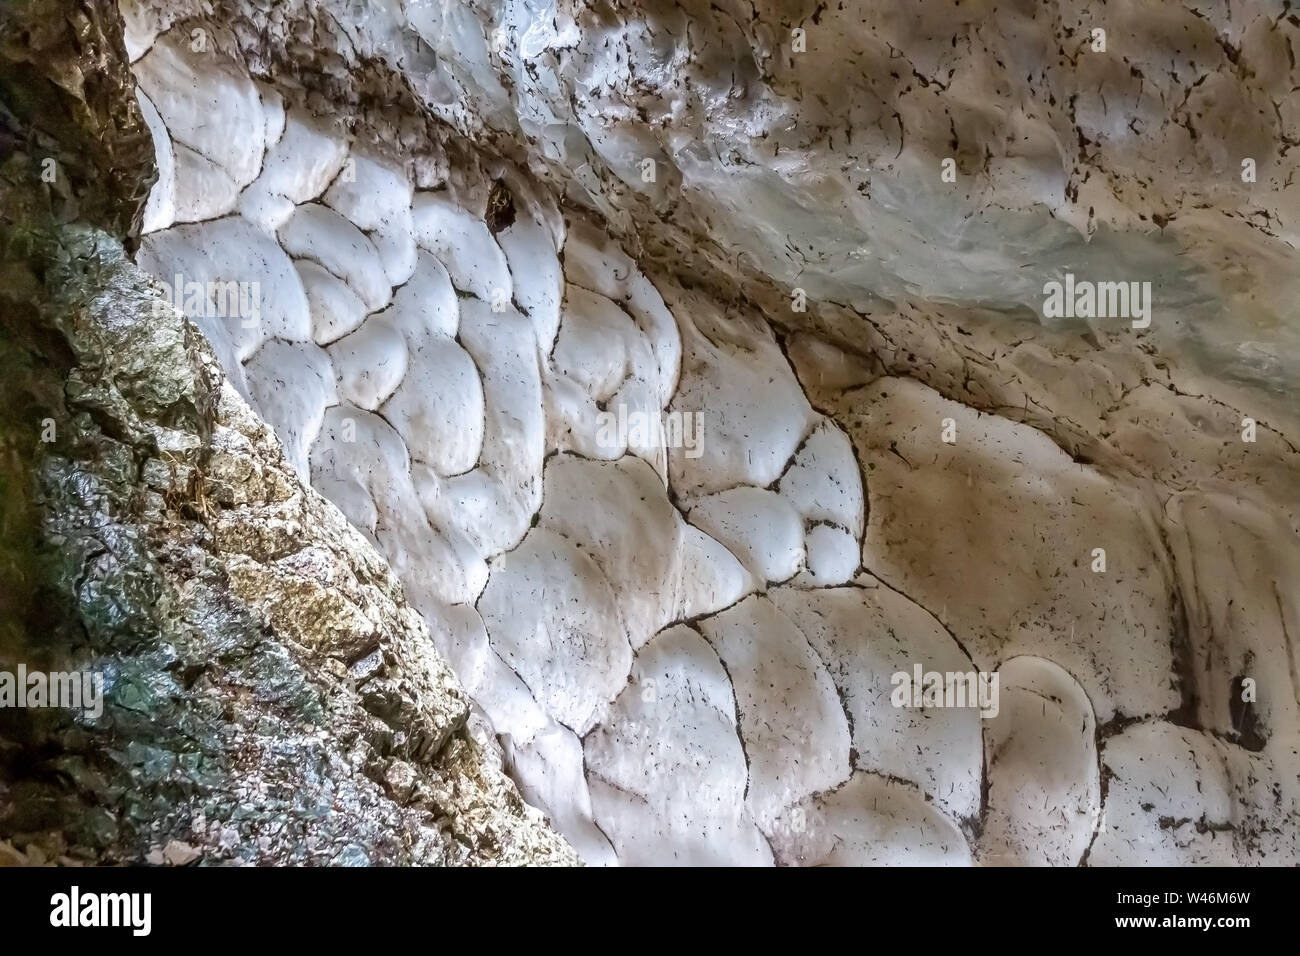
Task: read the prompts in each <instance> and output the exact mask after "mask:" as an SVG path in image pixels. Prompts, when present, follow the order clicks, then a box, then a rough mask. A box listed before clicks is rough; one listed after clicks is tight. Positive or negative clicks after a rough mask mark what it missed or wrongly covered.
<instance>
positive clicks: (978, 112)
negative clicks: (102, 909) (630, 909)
mask: <svg viewBox="0 0 1300 956" xmlns="http://www.w3.org/2000/svg"><path fill="white" fill-rule="evenodd" d="M82 6H83V7H84V8H85V9H84V10H78V11H76V12H72V13H69V12H67V11H65V10H64V9H63V8H62V7H60V6H59V5H58V4H55V3H52V2H42V0H25V2H21V3H16V4H14V5H12V10H11V11H7V12H6V13H5V15H4V16H5V17H6V18H7V19H8V20H9V21H10V22H9V23H6V24H5V27H4V30H5V32H4V42H3V46H0V79H3V80H4V88H3V89H4V93H5V95H4V98H3V99H2V100H0V106H3V110H0V145H2V146H3V148H4V151H5V159H4V162H3V165H2V166H0V224H2V225H3V229H4V234H3V242H4V249H3V251H4V256H5V259H4V263H5V270H6V271H5V275H6V281H5V282H4V288H3V290H0V295H2V296H3V297H4V299H5V300H6V302H7V304H8V306H7V307H8V308H9V310H10V313H9V314H10V318H8V319H6V322H5V325H4V328H3V331H4V336H5V342H4V343H3V346H4V362H5V364H6V369H7V371H8V372H9V374H7V375H6V376H5V378H4V381H5V389H6V398H7V401H6V402H5V403H4V408H3V410H0V421H3V425H4V447H5V451H6V455H5V459H4V460H5V464H4V466H3V467H4V472H3V485H0V487H4V488H6V489H13V493H11V494H7V495H6V496H5V497H6V500H5V501H4V502H3V504H2V505H0V507H3V508H4V509H6V517H7V519H8V520H6V521H5V522H4V523H3V528H4V529H6V530H5V531H4V534H5V535H6V539H5V542H4V548H5V554H4V557H5V566H4V568H5V569H4V574H5V580H6V583H7V584H9V585H10V586H9V587H6V589H5V597H4V600H5V601H6V602H8V603H9V604H10V605H11V607H8V608H6V610H8V611H9V612H10V613H9V614H7V615H6V616H5V617H6V624H5V627H6V628H7V629H8V630H7V631H6V632H4V633H3V634H2V635H0V637H3V644H0V649H3V651H4V660H3V661H0V665H3V666H2V667H0V669H4V668H6V667H9V666H10V665H11V664H12V665H13V666H16V665H17V663H18V662H19V661H30V662H34V663H33V664H32V665H31V666H33V667H36V666H38V665H40V666H45V667H47V668H51V669H53V668H55V667H56V666H61V667H65V668H90V669H94V670H96V671H98V672H102V673H103V674H104V675H105V706H104V710H103V714H102V715H99V716H97V717H90V716H81V715H75V714H73V715H68V714H61V713H49V714H46V713H40V714H37V713H36V712H26V713H22V714H19V713H18V712H14V711H9V712H6V711H5V710H3V709H0V849H7V851H8V852H9V853H11V854H12V855H13V856H15V857H16V858H18V859H25V860H27V861H31V860H32V859H38V860H45V859H61V860H63V861H65V862H67V861H79V860H93V861H131V862H139V861H148V862H153V863H166V864H177V863H190V862H194V861H195V860H202V861H203V862H210V863H218V862H249V863H263V862H270V863H334V864H345V863H346V864H366V863H399V864H405V863H445V864H453V865H454V864H466V863H524V864H536V863H559V864H567V863H573V862H576V861H578V860H581V861H584V862H586V863H588V864H597V865H618V864H622V865H718V864H722V865H764V866H766V865H886V864H912V865H916V864H921V865H1007V864H1013V865H1039V866H1043V865H1051V866H1076V865H1089V866H1107V865H1142V864H1162V865H1183V864H1291V865H1294V864H1297V863H1300V676H1297V675H1298V674H1300V448H1298V447H1297V446H1298V443H1300V416H1298V415H1297V408H1296V406H1295V402H1294V396H1295V394H1296V390H1297V387H1300V305H1297V303H1300V284H1298V281H1300V280H1298V279H1297V276H1300V257H1298V256H1297V254H1296V243H1297V241H1298V235H1300V234H1298V233H1297V226H1298V225H1300V186H1297V185H1294V184H1293V180H1294V175H1295V173H1296V170H1297V158H1296V157H1295V156H1292V155H1291V153H1292V151H1293V150H1294V149H1295V147H1296V146H1298V145H1300V112H1298V111H1297V109H1298V105H1300V99H1297V97H1296V96H1295V95H1294V92H1293V91H1294V90H1295V89H1296V88H1297V86H1300V68H1298V67H1297V66H1296V61H1295V47H1296V45H1298V44H1300V17H1297V15H1296V14H1294V13H1292V12H1291V9H1290V5H1289V4H1287V3H1284V2H1281V0H1278V2H1272V0H1269V2H1258V0H1252V2H1249V3H1247V2H1244V0H1227V2H1225V3H1221V4H1201V3H1195V2H1192V0H1182V2H1174V0H1170V2H1165V3H1158V4H1137V3H1125V4H1118V5H1117V4H1115V3H1110V4H1105V3H1096V2H1084V0H1077V2H1076V0H1048V2H1043V3H1031V4H1025V3H1005V4H993V3H973V4H962V5H960V6H958V7H953V6H952V5H951V4H943V3H937V2H929V0H925V2H918V3H913V4H905V5H895V7H896V8H895V7H891V6H889V5H884V6H883V7H882V6H881V5H874V4H839V5H830V4H826V3H818V2H816V0H746V2H743V3H741V2H719V3H704V2H694V0H692V2H684V3H635V4H634V3H627V2H620V0H615V2H612V3H600V4H595V3H587V2H584V0H571V2H562V3H554V2H544V0H512V2H496V0H468V2H463V3H462V2H444V0H405V2H396V0H394V2H386V3H375V4H360V5H359V4H352V3H346V2H343V0H286V2H284V3H277V4H261V3H252V2H247V0H211V2H203V3H200V2H198V0H181V2H174V0H169V2H166V3H164V2H160V0H122V2H121V3H120V5H116V6H115V5H114V4H112V3H105V2H95V3H87V4H84V5H82ZM19 27H22V28H23V29H22V30H19ZM20 93H21V95H19V94H20ZM46 160H49V161H50V162H52V164H53V166H52V167H51V166H50V163H47V162H45V161H46ZM50 168H53V169H54V170H55V175H54V177H53V179H51V178H50V177H49V176H44V175H43V174H44V173H46V172H48V170H49V169H50ZM1053 284H1058V286H1057V288H1058V290H1059V288H1060V285H1059V284H1063V285H1064V288H1065V289H1066V290H1067V291H1066V293H1065V294H1066V296H1067V297H1068V298H1070V302H1069V307H1068V309H1065V310H1064V311H1062V310H1060V309H1054V308H1052V307H1050V306H1049V301H1050V296H1051V292H1050V291H1049V290H1051V289H1052V288H1053ZM1076 289H1078V290H1084V289H1086V290H1087V292H1086V298H1085V297H1084V293H1083V292H1080V295H1079V297H1078V298H1077V299H1076V298H1074V296H1073V293H1074V290H1076ZM1094 292H1095V295H1094ZM1120 292H1122V293H1123V296H1122V297H1121V296H1120V294H1119V293H1120ZM47 422H48V423H51V424H50V427H51V428H52V429H53V431H52V432H51V433H50V436H47V435H46V434H45V429H46V423H47ZM51 436H52V437H51ZM33 542H34V543H33ZM926 675H938V677H939V685H940V686H939V688H938V691H937V692H935V693H931V691H932V690H933V688H932V687H930V688H928V689H927V688H923V687H922V686H920V685H922V684H927V685H928V677H927V676H926ZM954 678H956V679H955V680H954ZM966 678H969V680H968V682H964V681H965V679H966ZM913 685H916V686H913ZM954 689H957V690H961V691H967V692H968V693H962V694H961V695H960V697H959V698H958V699H954V698H955V697H957V695H954V693H953V691H954ZM33 754H38V755H39V759H38V763H39V764H40V765H39V767H38V768H37V770H36V771H35V772H33V769H32V766H33V763H32V762H33V757H32V755H33Z"/></svg>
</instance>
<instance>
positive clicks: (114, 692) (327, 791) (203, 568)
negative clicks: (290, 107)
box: [0, 0, 577, 864]
mask: <svg viewBox="0 0 1300 956" xmlns="http://www.w3.org/2000/svg"><path fill="white" fill-rule="evenodd" d="M5 20H6V22H5V23H4V24H3V30H0V33H3V35H4V36H5V37H6V38H10V37H14V38H25V39H27V40H28V44H29V45H28V47H15V46H14V45H13V44H11V43H6V44H5V45H4V47H3V48H2V49H0V62H2V63H3V69H4V71H5V72H4V78H5V80H6V84H5V91H4V96H3V99H2V100H0V107H3V110H2V111H0V135H3V137H4V139H5V144H6V147H17V146H18V145H19V144H21V145H22V147H23V148H22V149H18V148H13V149H12V150H11V151H10V150H8V149H7V151H8V152H9V155H8V157H7V158H6V161H5V163H4V166H3V168H0V176H2V179H0V222H2V223H3V229H2V231H0V249H2V250H3V256H2V257H0V268H2V269H3V274H4V276H5V278H6V281H5V282H4V283H3V286H4V289H3V293H2V296H3V298H4V299H5V300H7V301H6V302H5V303H4V305H5V308H4V309H0V312H4V313H6V318H5V320H4V322H3V324H2V325H0V339H3V341H2V342H0V354H3V355H4V364H5V366H6V368H5V370H6V371H11V372H13V373H14V374H12V375H6V376H5V380H4V389H5V392H6V394H5V396H4V398H5V401H4V403H3V406H4V413H3V417H4V421H3V425H4V426H5V427H4V429H3V439H4V441H3V451H4V452H5V454H4V468H3V480H2V481H0V484H2V486H3V490H4V492H5V501H6V509H7V514H11V515H13V517H14V523H13V524H12V525H6V528H5V538H4V541H3V542H2V543H3V544H4V546H5V560H4V562H3V563H2V564H0V572H3V577H4V580H3V582H0V583H2V584H3V585H4V593H5V605H6V606H5V610H7V611H11V612H12V614H11V615H10V616H9V620H10V621H13V622H21V624H20V626H19V627H10V628H8V629H7V630H6V631H5V632H4V633H3V634H0V658H3V659H2V660H0V665H2V666H4V667H5V668H6V669H8V668H9V667H11V666H13V665H15V664H16V663H17V662H20V661H21V662H27V663H28V664H29V666H30V667H33V668H35V667H43V668H45V669H60V670H80V669H91V670H98V671H102V672H103V673H104V675H105V685H106V686H105V707H104V713H103V715H102V717H100V718H98V719H92V718H89V717H82V716H81V715H73V714H71V713H69V712H64V711H55V710H16V709H6V710H5V711H2V712H0V849H2V850H3V853H0V862H28V863H33V862H45V861H57V862H65V863H76V862H94V863H115V862H140V861H144V862H154V863H171V864H177V863H188V862H194V861H196V860H202V861H204V862H219V861H229V862H236V863H246V864H247V863H252V864H272V863H335V864H365V863H374V864H411V863H435V864H436V863H448V864H458V863H459V864H478V863H507V864H510V863H552V864H573V863H576V862H577V858H576V856H575V855H574V854H573V852H572V850H571V849H569V847H568V846H567V845H566V844H565V843H564V842H563V840H562V839H561V838H559V837H558V836H557V835H555V834H554V832H553V831H552V830H551V829H550V827H549V826H548V825H547V824H546V823H545V821H544V820H543V818H542V817H541V815H540V814H539V813H538V812H537V811H535V810H533V809H531V808H528V807H527V806H526V805H525V804H524V803H523V801H522V800H521V799H520V798H519V795H518V793H517V791H516V790H515V788H514V785H513V784H512V783H511V782H510V781H509V780H508V779H507V777H506V776H505V775H504V773H503V772H502V769H501V766H500V757H499V754H497V753H496V752H495V751H494V749H493V748H494V745H492V744H488V743H484V742H481V741H479V740H478V739H476V738H475V736H474V735H473V734H472V733H471V731H470V728H469V726H468V725H467V717H468V714H469V711H468V703H467V701H466V698H465V696H464V694H463V692H462V691H461V689H460V687H459V684H458V683H457V682H456V680H455V678H454V676H453V675H452V674H451V672H450V671H449V670H448V669H447V667H446V665H445V664H444V663H443V662H442V661H441V659H440V658H439V657H438V656H437V654H436V652H435V651H434V649H433V644H432V642H431V640H430V638H429V635H428V633H427V630H426V628H425V626H424V623H423V621H422V620H421V618H420V617H419V615H418V614H416V612H415V611H413V610H412V609H411V608H410V607H409V606H408V605H407V604H406V602H405V599H404V598H403V596H402V593H401V589H400V585H399V584H398V583H397V581H396V579H395V578H394V577H393V576H392V574H391V572H390V571H389V569H388V567H387V565H386V564H385V563H384V562H383V560H382V559H381V558H380V557H379V556H378V555H377V554H376V553H375V552H374V550H373V549H372V548H371V547H370V545H369V544H368V543H367V542H366V541H365V540H364V538H363V537H362V536H361V535H360V534H359V533H358V532H356V531H355V530H354V529H352V528H351V527H350V526H349V525H348V524H347V522H346V520H345V519H344V518H343V516H342V515H341V514H340V513H339V512H338V510H337V509H336V508H335V507H334V506H333V505H331V504H329V503H328V502H326V501H325V500H324V499H322V498H320V496H318V495H317V494H316V493H315V492H313V491H312V490H311V489H310V488H307V487H305V486H304V485H302V484H301V482H300V481H299V480H298V479H297V477H296V476H295V475H294V473H293V471H292V468H291V467H290V466H289V464H288V463H287V461H286V460H285V459H284V456H283V453H282V450H281V448H280V445H279V442H278V441H277V440H276V439H275V437H274V435H273V434H272V433H271V431H270V429H269V428H267V426H265V425H264V424H263V423H261V422H260V421H259V420H258V419H257V418H256V416H255V415H254V414H253V413H252V411H251V410H250V409H249V408H248V407H247V405H245V404H244V402H243V400H242V399H240V398H239V396H238V395H237V394H236V393H235V391H234V389H233V388H232V387H231V386H230V384H229V383H228V382H227V381H226V380H225V379H224V377H223V376H222V374H221V372H220V369H219V365H218V363H217V360H216V359H215V357H214V355H213V354H212V352H211V350H210V349H209V347H208V346H207V344H206V342H204V340H203V338H202V336H201V335H200V334H199V333H198V332H197V330H195V329H194V328H193V326H191V325H190V324H189V323H188V322H187V321H186V320H185V319H184V318H183V317H182V316H181V315H180V314H179V313H177V312H176V311H174V310H172V309H170V308H167V307H163V308H161V309H159V308H158V303H159V301H160V300H159V298H158V296H157V293H156V290H155V289H154V288H152V287H151V286H150V284H149V281H148V280H147V278H146V277H145V276H144V275H143V274H142V273H140V272H139V271H138V270H136V269H135V267H134V266H132V265H131V264H130V262H129V261H128V260H127V259H126V258H125V255H124V253H123V249H122V246H121V245H120V244H119V242H118V240H117V239H114V238H113V237H112V236H111V235H109V234H107V233H106V232H105V231H104V230H105V229H107V230H108V231H109V232H112V233H113V234H116V235H117V236H120V237H124V238H127V239H128V240H129V238H130V237H131V236H132V235H133V234H134V233H135V231H136V229H137V228H138V224H139V213H140V209H141V205H142V200H143V197H144V196H145V195H147V191H148V184H149V181H150V179H151V177H152V171H153V166H152V158H151V156H150V155H149V147H150V144H149V140H148V136H147V131H146V130H145V129H144V127H143V124H142V122H141V120H140V116H139V113H138V110H137V108H136V106H135V103H134V100H133V98H132V97H131V96H130V95H129V93H130V90H131V85H130V83H129V81H127V80H124V77H128V74H127V66H126V61H125V51H124V47H123V43H122V37H121V24H120V19H119V18H118V15H117V11H116V7H115V5H112V4H83V5H81V6H80V7H78V8H74V9H72V10H71V11H68V10H66V9H56V8H55V7H54V5H53V4H51V3H49V2H41V0H33V2H30V3H26V4H23V5H20V6H17V7H12V8H9V9H7V10H6V12H5ZM32 49H39V50H40V52H41V58H40V59H39V60H34V59H33V57H32V56H31V50H32ZM15 64H16V65H15ZM23 70H26V71H28V72H27V73H26V74H25V75H24V74H23V73H21V72H20V71H23ZM69 77H73V78H75V79H74V80H72V81H69ZM128 80H129V77H128ZM87 131H89V132H87ZM42 154H44V155H55V156H56V157H58V159H59V162H60V169H61V170H62V171H64V172H65V174H66V180H65V179H64V178H62V177H60V179H59V180H58V181H57V182H56V184H55V187H54V188H53V189H51V188H49V187H48V186H47V185H46V184H43V183H42V182H41V180H40V172H41V165H40V160H41V158H42ZM65 155H66V156H67V162H66V164H65V163H64V156H65ZM83 196H84V197H95V198H94V199H93V200H86V201H81V202H78V200H79V199H81V198H82V197H83ZM86 219H89V220H90V222H89V223H88V222H86V221H85V220H86ZM77 220H79V221H77ZM51 424H52V426H53V429H54V434H53V436H48V435H47V436H46V437H53V438H54V440H53V441H48V440H47V441H42V440H41V432H42V431H43V430H46V428H47V426H48V425H51ZM26 500H30V501H31V504H30V505H27V504H25V503H24V502H25V501H26ZM23 625H25V626H23Z"/></svg>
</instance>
